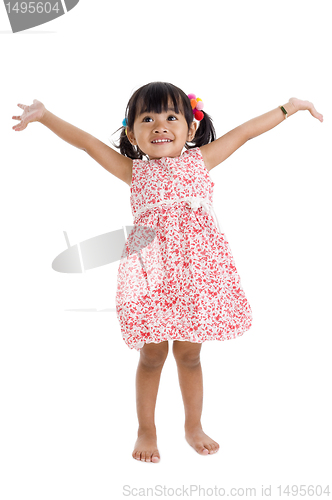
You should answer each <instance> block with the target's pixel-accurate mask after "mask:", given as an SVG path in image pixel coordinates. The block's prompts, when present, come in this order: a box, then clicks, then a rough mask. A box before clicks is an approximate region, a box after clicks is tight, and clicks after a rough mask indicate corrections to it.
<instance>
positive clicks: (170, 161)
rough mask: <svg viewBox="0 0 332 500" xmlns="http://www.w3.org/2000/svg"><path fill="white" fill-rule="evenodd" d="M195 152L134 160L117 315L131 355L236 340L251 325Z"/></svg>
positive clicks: (209, 183)
mask: <svg viewBox="0 0 332 500" xmlns="http://www.w3.org/2000/svg"><path fill="white" fill-rule="evenodd" d="M213 186H214V182H212V180H211V178H210V175H209V172H208V170H207V168H206V167H205V165H204V161H203V157H202V154H201V151H200V149H199V148H194V149H190V150H187V151H185V152H184V153H183V154H182V155H181V156H179V157H176V158H170V157H163V158H161V159H159V160H150V161H147V160H133V171H132V182H131V187H130V192H131V195H130V203H131V210H132V214H133V217H134V222H133V226H132V229H131V231H130V232H128V233H129V234H128V237H127V241H126V244H125V246H124V249H123V252H122V257H121V260H120V264H119V268H118V280H117V290H116V312H117V317H118V320H119V323H120V327H121V332H122V337H123V340H124V341H125V343H126V344H127V346H128V347H129V348H130V349H136V350H137V351H140V350H141V348H142V347H143V346H144V344H145V343H151V342H153V343H159V342H163V341H165V340H181V341H189V342H195V343H202V342H205V341H208V340H228V339H234V338H236V337H239V336H241V335H242V334H243V333H244V332H245V331H247V330H249V328H250V327H251V324H252V312H251V307H250V305H249V303H248V301H247V299H246V297H245V294H244V291H243V289H242V286H241V280H240V276H239V274H238V272H237V269H236V267H235V263H234V259H233V256H232V253H231V249H230V247H229V244H228V241H227V239H226V237H225V234H224V232H223V230H222V229H221V228H220V226H219V223H218V220H217V218H216V216H215V214H214V211H213V207H212V198H213Z"/></svg>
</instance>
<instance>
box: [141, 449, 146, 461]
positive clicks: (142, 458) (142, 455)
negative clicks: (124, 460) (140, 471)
mask: <svg viewBox="0 0 332 500" xmlns="http://www.w3.org/2000/svg"><path fill="white" fill-rule="evenodd" d="M141 460H142V462H145V451H142V453H141Z"/></svg>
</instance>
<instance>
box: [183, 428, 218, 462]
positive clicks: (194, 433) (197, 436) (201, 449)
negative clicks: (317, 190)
mask: <svg viewBox="0 0 332 500" xmlns="http://www.w3.org/2000/svg"><path fill="white" fill-rule="evenodd" d="M186 440H187V441H188V443H189V444H190V446H192V447H193V448H194V450H195V451H197V453H199V454H200V455H209V454H212V453H217V451H218V450H219V444H218V443H216V441H213V439H211V438H210V437H209V436H207V435H206V434H205V432H203V429H202V428H201V427H194V428H191V429H186Z"/></svg>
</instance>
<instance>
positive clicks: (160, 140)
mask: <svg viewBox="0 0 332 500" xmlns="http://www.w3.org/2000/svg"><path fill="white" fill-rule="evenodd" d="M152 142H153V143H154V144H155V143H156V142H171V140H170V139H157V140H155V141H152Z"/></svg>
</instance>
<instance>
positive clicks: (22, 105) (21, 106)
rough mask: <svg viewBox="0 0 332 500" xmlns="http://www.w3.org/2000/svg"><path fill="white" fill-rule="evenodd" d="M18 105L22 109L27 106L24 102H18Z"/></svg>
mask: <svg viewBox="0 0 332 500" xmlns="http://www.w3.org/2000/svg"><path fill="white" fill-rule="evenodd" d="M18 107H19V108H22V109H25V108H27V107H28V106H27V105H26V104H18Z"/></svg>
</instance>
